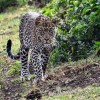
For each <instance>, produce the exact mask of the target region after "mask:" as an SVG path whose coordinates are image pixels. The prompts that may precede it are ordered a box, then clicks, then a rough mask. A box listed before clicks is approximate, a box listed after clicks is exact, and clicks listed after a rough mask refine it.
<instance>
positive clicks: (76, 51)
mask: <svg viewBox="0 0 100 100" xmlns="http://www.w3.org/2000/svg"><path fill="white" fill-rule="evenodd" d="M42 11H43V13H44V14H45V15H47V16H50V17H51V18H53V19H60V22H59V25H58V30H57V33H58V34H57V41H58V42H59V44H60V46H59V47H58V49H57V51H56V50H55V51H56V53H55V51H54V53H53V55H52V56H51V63H52V61H53V62H54V61H55V60H54V58H56V61H55V64H56V63H57V62H64V61H69V60H72V61H74V60H79V59H82V58H86V57H88V56H89V55H90V54H91V53H92V49H93V45H94V42H95V41H100V2H99V1H98V0H81V1H79V0H53V1H52V2H51V3H50V4H48V5H47V6H46V7H45V8H43V10H42ZM52 64H54V63H52Z"/></svg>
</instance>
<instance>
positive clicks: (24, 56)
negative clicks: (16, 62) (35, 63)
mask: <svg viewBox="0 0 100 100" xmlns="http://www.w3.org/2000/svg"><path fill="white" fill-rule="evenodd" d="M20 52H21V55H20V61H21V80H22V82H23V79H24V78H25V79H26V80H30V79H29V68H28V52H29V49H28V48H25V47H24V46H22V48H21V51H20Z"/></svg>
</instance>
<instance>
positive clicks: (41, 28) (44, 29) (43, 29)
mask: <svg viewBox="0 0 100 100" xmlns="http://www.w3.org/2000/svg"><path fill="white" fill-rule="evenodd" d="M35 24H36V36H37V40H38V41H39V42H41V43H43V45H45V46H46V45H47V46H48V45H50V44H52V42H53V38H54V37H55V24H54V23H53V22H52V20H50V18H49V17H45V16H39V17H38V18H37V19H36V22H35Z"/></svg>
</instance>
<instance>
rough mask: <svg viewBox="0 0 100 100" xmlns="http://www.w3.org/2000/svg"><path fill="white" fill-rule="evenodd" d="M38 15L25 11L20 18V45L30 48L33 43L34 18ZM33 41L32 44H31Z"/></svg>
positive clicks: (34, 37) (34, 38)
mask: <svg viewBox="0 0 100 100" xmlns="http://www.w3.org/2000/svg"><path fill="white" fill-rule="evenodd" d="M38 16H39V14H38V13H36V12H30V13H26V14H24V15H23V16H22V18H21V23H20V26H19V37H20V42H21V45H24V46H26V47H28V48H31V47H32V46H33V45H35V41H36V35H35V20H36V18H37V17H38ZM33 43H34V44H33Z"/></svg>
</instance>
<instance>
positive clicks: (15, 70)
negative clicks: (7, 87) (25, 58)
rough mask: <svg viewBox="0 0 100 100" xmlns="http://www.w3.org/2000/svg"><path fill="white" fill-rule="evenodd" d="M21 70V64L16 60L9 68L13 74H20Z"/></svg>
mask: <svg viewBox="0 0 100 100" xmlns="http://www.w3.org/2000/svg"><path fill="white" fill-rule="evenodd" d="M20 71H21V66H20V63H19V62H18V61H16V62H15V64H14V65H12V66H10V68H9V70H8V72H9V74H11V75H15V74H20Z"/></svg>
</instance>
